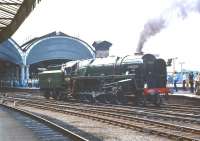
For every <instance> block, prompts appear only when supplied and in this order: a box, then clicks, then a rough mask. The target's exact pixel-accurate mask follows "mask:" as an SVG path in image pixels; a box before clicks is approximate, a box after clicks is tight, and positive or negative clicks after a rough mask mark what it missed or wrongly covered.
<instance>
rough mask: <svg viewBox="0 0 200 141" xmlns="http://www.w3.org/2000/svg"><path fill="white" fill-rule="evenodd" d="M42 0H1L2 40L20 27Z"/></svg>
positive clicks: (0, 28)
mask: <svg viewBox="0 0 200 141" xmlns="http://www.w3.org/2000/svg"><path fill="white" fill-rule="evenodd" d="M39 1H41V0H0V42H2V41H4V40H6V39H7V38H9V37H10V36H12V34H13V33H14V32H15V31H16V30H17V29H18V27H19V26H20V25H21V24H22V23H23V21H24V20H25V19H26V17H27V16H28V15H29V14H30V12H31V11H32V9H33V8H34V7H35V4H36V2H39Z"/></svg>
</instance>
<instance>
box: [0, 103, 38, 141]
mask: <svg viewBox="0 0 200 141" xmlns="http://www.w3.org/2000/svg"><path fill="white" fill-rule="evenodd" d="M0 141H39V139H38V138H37V137H36V136H35V135H34V134H33V133H32V131H31V130H30V129H28V128H26V127H24V126H23V125H22V124H21V123H20V122H18V121H17V120H16V119H15V118H14V117H12V116H11V115H10V114H9V113H7V112H6V110H5V109H4V108H3V107H1V106H0Z"/></svg>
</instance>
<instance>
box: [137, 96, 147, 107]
mask: <svg viewBox="0 0 200 141" xmlns="http://www.w3.org/2000/svg"><path fill="white" fill-rule="evenodd" d="M137 105H138V106H146V97H145V96H144V95H143V96H141V97H139V98H138V99H137Z"/></svg>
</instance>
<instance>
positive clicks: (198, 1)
mask: <svg viewBox="0 0 200 141" xmlns="http://www.w3.org/2000/svg"><path fill="white" fill-rule="evenodd" d="M192 11H193V12H198V13H200V0H177V1H175V2H173V3H172V5H171V7H170V8H168V9H166V10H164V11H163V13H161V16H160V17H158V18H155V19H150V20H148V21H147V23H146V24H145V25H144V29H143V31H142V32H141V33H140V38H139V42H138V46H137V49H136V54H142V48H143V46H144V43H145V42H146V41H147V40H148V39H149V38H150V37H151V36H154V35H156V34H157V33H159V32H160V31H161V30H162V29H164V28H166V27H167V26H168V24H169V23H170V20H171V18H173V17H176V18H182V19H185V18H187V16H188V14H189V13H190V12H192Z"/></svg>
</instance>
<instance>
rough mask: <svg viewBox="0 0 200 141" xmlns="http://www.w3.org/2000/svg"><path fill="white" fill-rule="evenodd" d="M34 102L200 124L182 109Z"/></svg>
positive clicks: (193, 115)
mask: <svg viewBox="0 0 200 141" xmlns="http://www.w3.org/2000/svg"><path fill="white" fill-rule="evenodd" d="M9 100H13V98H9ZM16 100H18V101H24V100H25V101H26V100H28V99H21V98H20V99H19V98H17V99H16ZM34 101H35V102H39V103H41V102H42V103H46V104H47V103H48V104H51V105H57V104H59V105H61V106H62V107H63V108H68V109H69V108H71V109H73V110H77V111H80V110H81V109H82V108H87V109H89V110H90V111H92V110H93V111H98V112H112V113H116V114H121V115H128V116H136V117H138V116H139V117H141V118H142V117H143V118H150V119H154V120H158V119H162V120H165V121H176V122H180V123H179V124H182V123H183V122H187V123H192V124H198V125H199V124H200V119H199V115H200V112H199V113H198V114H188V113H187V112H183V109H182V110H181V111H179V112H178V113H177V112H175V111H178V110H175V111H173V112H172V111H171V110H170V111H169V110H164V109H162V108H161V109H157V108H144V107H131V106H122V105H121V106H119V105H109V104H107V105H106V106H105V105H102V104H101V105H88V104H83V103H66V102H60V101H55V100H50V101H49V100H44V99H43V100H42V101H41V99H34ZM193 112H194V111H193Z"/></svg>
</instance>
